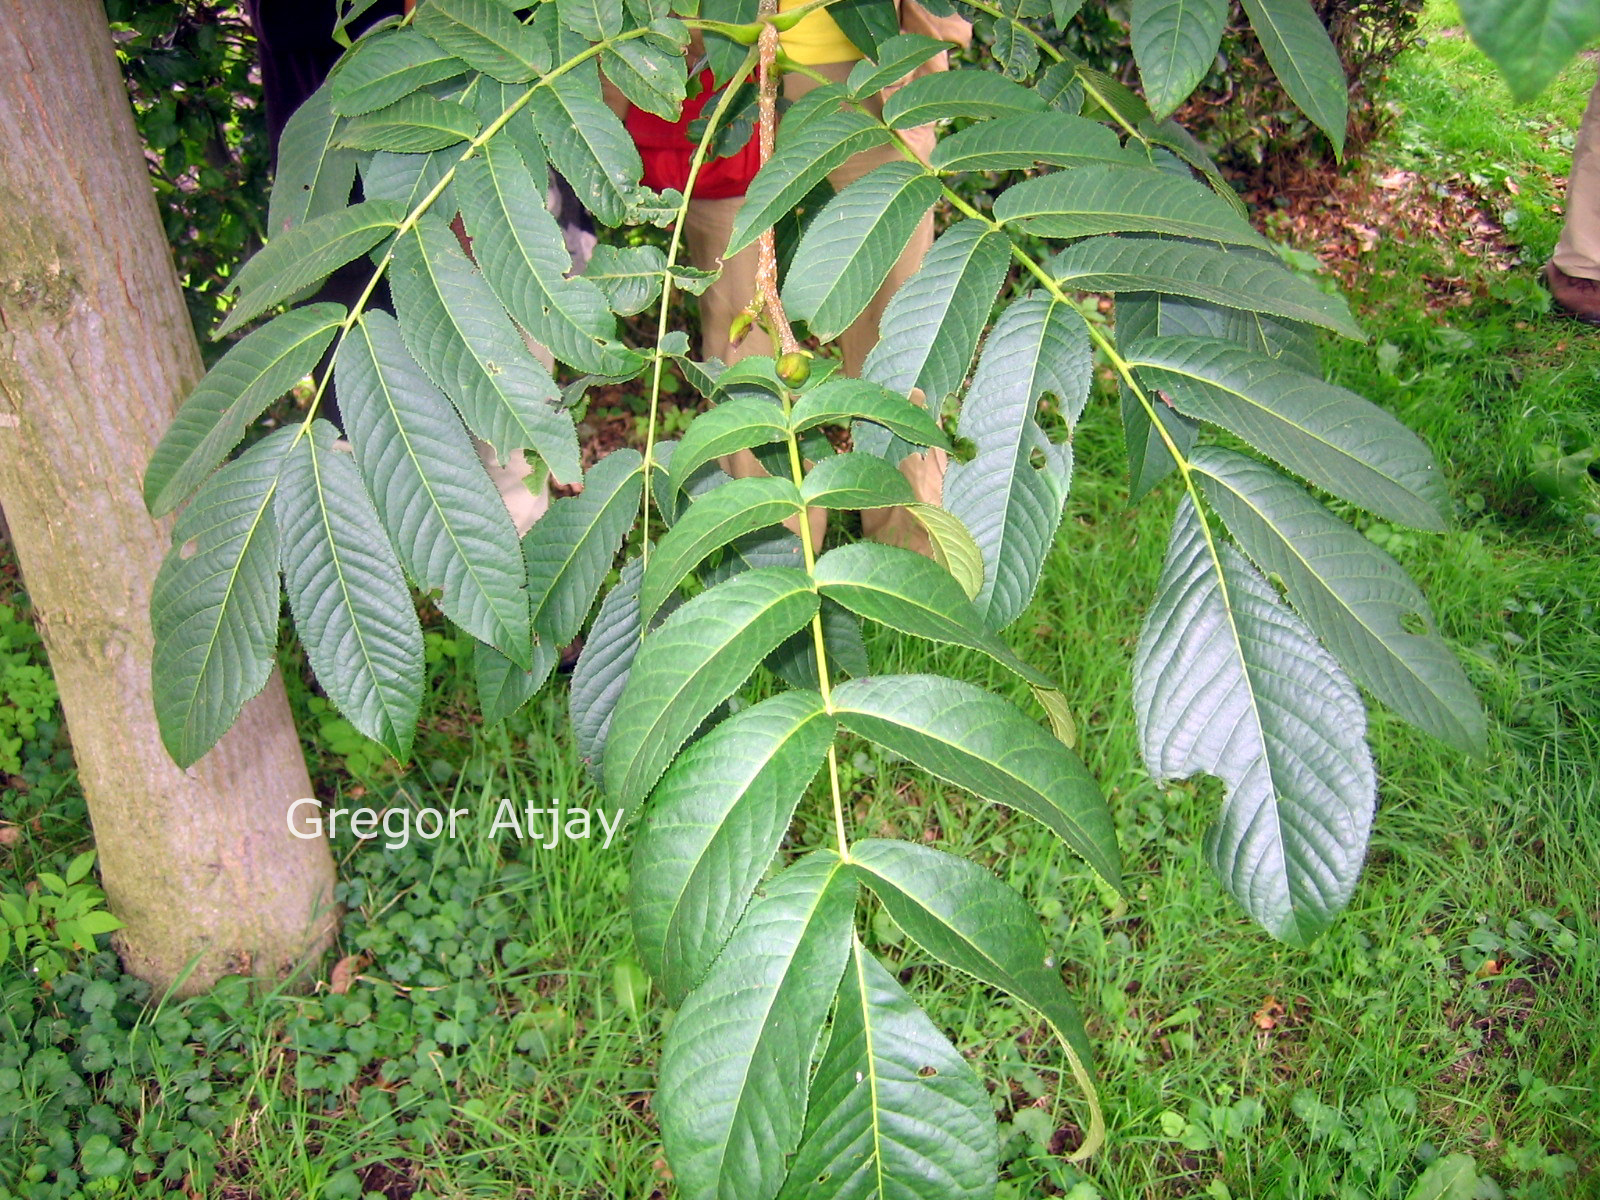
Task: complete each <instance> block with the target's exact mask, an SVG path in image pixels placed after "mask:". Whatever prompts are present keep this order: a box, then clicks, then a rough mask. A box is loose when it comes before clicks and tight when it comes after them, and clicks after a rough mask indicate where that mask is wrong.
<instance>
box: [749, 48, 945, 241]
mask: <svg viewBox="0 0 1600 1200" xmlns="http://www.w3.org/2000/svg"><path fill="white" fill-rule="evenodd" d="M930 78H931V76H930ZM818 90H819V91H820V90H821V89H820V88H819V89H818ZM896 94H898V93H896ZM807 99H809V97H807ZM801 103H802V104H803V103H804V101H803V100H802V101H801ZM796 107H797V108H798V105H797V106H796ZM888 140H889V134H888V133H887V132H886V131H885V130H884V128H883V126H882V125H880V124H879V123H878V122H876V121H874V120H873V119H872V118H871V117H869V116H867V115H866V114H865V113H863V112H858V111H856V110H854V109H842V110H837V111H821V112H820V113H819V115H817V116H814V117H813V118H812V119H811V120H809V121H804V122H803V123H797V124H795V125H793V126H791V124H790V122H789V120H788V118H785V120H784V122H783V123H782V124H781V125H780V126H779V129H778V144H777V148H776V150H775V151H774V153H773V155H772V157H771V158H770V159H768V160H767V163H766V165H765V166H764V167H762V168H761V170H760V171H759V172H758V173H757V175H756V177H755V178H754V179H752V180H751V181H750V187H749V189H748V190H747V191H746V192H745V197H744V204H742V205H741V206H740V208H739V213H738V216H736V217H735V218H734V221H733V231H732V233H731V234H730V236H729V238H728V248H727V250H726V251H724V256H725V257H727V256H731V255H734V254H737V253H738V252H739V251H740V250H743V249H744V248H745V247H746V246H748V245H749V244H750V243H751V242H753V241H755V240H756V237H757V235H759V234H760V233H761V231H762V230H763V229H766V228H768V227H769V226H771V225H773V224H774V223H775V222H776V221H777V220H778V218H779V217H781V216H783V215H784V214H785V213H789V212H793V211H794V207H795V205H797V204H799V203H800V201H801V199H803V198H804V197H805V195H806V193H807V192H809V191H810V190H811V189H812V188H814V187H816V186H817V184H819V183H821V182H822V181H823V180H824V179H826V178H827V177H828V173H829V172H830V171H832V170H834V169H835V168H836V167H840V166H842V165H844V163H845V161H846V160H848V159H849V158H850V157H852V156H853V155H855V154H856V153H858V152H859V151H862V150H866V149H869V148H871V147H873V146H881V145H883V144H884V143H885V142H887V141H888Z"/></svg>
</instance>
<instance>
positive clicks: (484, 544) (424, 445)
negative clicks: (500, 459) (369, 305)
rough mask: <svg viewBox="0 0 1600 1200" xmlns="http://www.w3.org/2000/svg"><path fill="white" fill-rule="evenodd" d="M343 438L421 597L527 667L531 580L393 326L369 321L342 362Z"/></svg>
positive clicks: (377, 317) (495, 497)
mask: <svg viewBox="0 0 1600 1200" xmlns="http://www.w3.org/2000/svg"><path fill="white" fill-rule="evenodd" d="M334 371H335V376H336V382H337V384H338V388H339V407H340V409H341V411H342V412H343V414H344V420H345V434H346V435H347V436H348V437H349V438H350V442H351V444H352V445H353V446H354V447H355V452H356V462H357V463H358V464H359V465H360V467H361V475H362V478H363V479H365V480H366V482H367V486H368V488H369V490H370V491H371V493H372V498H373V500H374V502H375V503H376V505H377V508H378V515H379V516H380V517H381V518H382V520H383V524H384V528H385V529H387V530H388V531H389V536H390V538H392V539H393V541H394V544H395V549H397V550H398V551H399V553H400V561H401V562H403V563H404V564H405V566H406V570H407V572H408V573H409V574H410V576H411V578H412V579H413V580H414V581H415V582H416V584H417V586H418V587H419V588H420V589H421V590H423V591H425V592H431V591H434V590H437V591H438V592H439V607H440V608H441V609H442V610H443V611H444V614H445V615H446V616H447V617H449V618H450V619H451V620H452V621H454V622H455V623H456V624H457V625H459V626H461V628H463V629H465V630H466V631H467V632H468V633H470V634H471V635H472V636H473V637H475V638H477V639H478V640H479V641H484V642H488V643H489V644H490V645H492V646H494V647H495V648H496V649H498V650H500V651H501V652H502V653H504V654H505V655H506V656H507V657H509V658H510V659H511V660H512V661H513V662H516V663H517V664H518V665H522V666H530V667H531V666H532V665H533V660H532V645H531V637H530V632H529V619H528V590H527V569H526V567H525V566H524V565H523V561H522V550H521V547H520V546H519V545H518V543H517V531H516V529H515V528H514V527H513V526H512V524H511V517H510V514H508V513H507V512H506V508H505V505H504V504H503V503H502V502H501V500H500V495H499V493H498V492H496V491H495V489H494V485H493V484H492V483H490V482H489V477H488V476H487V475H486V474H484V471H483V467H482V466H481V465H480V463H479V462H478V456H477V454H476V453H475V452H474V451H473V449H472V443H471V441H470V440H469V439H468V437H467V431H466V430H465V429H464V428H462V426H461V421H460V419H459V418H458V417H457V416H456V415H455V412H454V411H453V410H452V409H451V408H450V402H449V401H448V400H446V399H445V398H444V396H443V395H441V394H440V392H439V391H438V389H436V388H435V387H434V386H433V382H432V381H431V380H430V379H429V378H428V377H427V376H426V375H425V374H424V373H423V371H422V369H421V368H420V367H418V366H417V364H416V362H415V361H414V360H413V359H412V358H411V356H410V355H409V354H407V353H406V348H405V343H404V342H403V341H402V339H401V336H400V330H399V328H398V327H397V326H396V324H395V320H394V318H393V317H391V316H390V315H389V314H388V313H385V312H369V313H364V314H362V317H361V320H360V321H359V322H358V323H357V324H356V326H355V327H354V328H353V329H351V331H350V333H349V334H348V335H346V337H345V339H344V342H343V343H342V344H341V346H340V348H339V354H338V357H337V359H336V360H335V365H334Z"/></svg>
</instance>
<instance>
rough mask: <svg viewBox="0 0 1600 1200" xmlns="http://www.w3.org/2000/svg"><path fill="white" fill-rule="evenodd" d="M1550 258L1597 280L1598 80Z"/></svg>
mask: <svg viewBox="0 0 1600 1200" xmlns="http://www.w3.org/2000/svg"><path fill="white" fill-rule="evenodd" d="M1551 261H1553V262H1554V263H1555V265H1556V266H1557V267H1559V268H1560V269H1561V270H1562V271H1564V272H1565V273H1566V274H1568V275H1572V276H1574V277H1576V278H1578V279H1594V280H1600V81H1596V83H1595V86H1594V91H1592V92H1590V93H1589V107H1588V108H1586V109H1584V113H1583V123H1582V124H1581V125H1579V126H1578V141H1577V145H1575V146H1574V147H1573V150H1572V173H1571V174H1570V175H1569V176H1568V177H1567V221H1566V225H1565V226H1563V228H1562V230H1561V240H1560V241H1559V242H1557V243H1556V252H1555V256H1554V258H1553V259H1552V260H1551Z"/></svg>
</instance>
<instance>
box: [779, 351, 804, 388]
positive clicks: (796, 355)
mask: <svg viewBox="0 0 1600 1200" xmlns="http://www.w3.org/2000/svg"><path fill="white" fill-rule="evenodd" d="M778 378H779V379H781V380H783V381H784V382H785V383H787V384H788V385H789V386H790V387H799V386H800V385H801V384H803V383H805V381H806V380H808V379H810V378H811V358H810V356H809V355H806V354H802V353H801V352H800V351H798V350H791V351H789V353H787V354H785V355H784V356H783V357H782V358H780V359H779V360H778Z"/></svg>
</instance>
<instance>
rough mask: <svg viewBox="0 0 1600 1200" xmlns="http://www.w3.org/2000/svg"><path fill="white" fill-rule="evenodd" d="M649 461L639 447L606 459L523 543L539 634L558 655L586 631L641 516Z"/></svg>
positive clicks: (535, 628) (535, 627) (556, 503)
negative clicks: (619, 552)
mask: <svg viewBox="0 0 1600 1200" xmlns="http://www.w3.org/2000/svg"><path fill="white" fill-rule="evenodd" d="M643 467H644V459H643V458H641V457H640V455H639V452H638V451H637V450H626V449H624V450H616V451H613V452H612V453H610V454H608V455H606V456H605V457H604V458H602V459H601V460H600V461H599V462H597V463H596V464H595V465H594V466H592V467H590V468H589V473H588V474H587V475H585V476H584V479H583V491H581V492H579V493H578V494H577V495H576V496H567V497H563V498H562V499H560V500H556V501H554V502H553V503H552V504H551V505H550V509H549V511H548V512H546V513H545V515H544V516H542V517H540V518H539V519H538V520H537V521H535V522H534V523H533V528H532V529H530V530H528V532H527V534H526V535H525V536H524V537H523V539H522V549H523V555H524V557H526V558H527V560H528V593H529V595H530V596H531V597H532V600H533V631H534V633H536V634H537V635H538V637H539V640H540V642H541V644H543V645H545V646H546V647H548V648H549V649H551V650H552V651H559V650H560V649H561V647H563V646H565V645H567V644H568V643H569V642H571V641H572V639H573V638H575V637H577V636H578V631H579V630H580V629H582V628H583V621H584V618H585V617H587V616H588V615H589V610H590V609H591V608H593V607H594V600H595V595H596V594H597V593H598V592H599V590H600V584H601V582H602V581H603V580H604V579H605V577H606V572H608V571H609V570H611V562H612V560H613V559H615V558H616V556H617V550H618V548H619V547H620V546H621V545H622V542H623V539H624V538H626V537H627V535H628V530H630V529H632V528H633V522H634V519H635V518H636V517H637V516H638V515H639V493H640V490H641V489H642V488H643V487H644V470H643Z"/></svg>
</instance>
